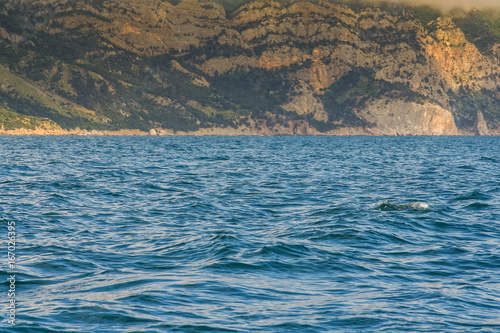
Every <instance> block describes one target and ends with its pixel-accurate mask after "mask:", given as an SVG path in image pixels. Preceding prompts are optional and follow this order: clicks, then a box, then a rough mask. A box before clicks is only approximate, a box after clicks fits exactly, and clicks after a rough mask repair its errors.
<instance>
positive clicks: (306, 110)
mask: <svg viewBox="0 0 500 333" xmlns="http://www.w3.org/2000/svg"><path fill="white" fill-rule="evenodd" d="M281 107H282V108H283V109H284V110H286V111H290V112H295V113H297V114H299V115H312V116H313V118H314V119H316V120H319V121H323V122H327V121H328V114H327V113H326V111H325V107H324V106H323V103H322V102H321V100H319V99H318V98H317V97H315V96H314V92H313V91H312V89H311V87H310V86H309V85H308V84H307V83H305V82H304V81H299V84H298V85H297V86H296V87H295V88H294V90H293V91H292V92H291V93H290V98H289V101H288V102H287V103H286V104H284V105H282V106H281Z"/></svg>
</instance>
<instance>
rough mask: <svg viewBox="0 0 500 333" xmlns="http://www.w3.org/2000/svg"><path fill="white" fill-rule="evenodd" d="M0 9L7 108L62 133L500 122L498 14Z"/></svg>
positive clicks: (107, 2)
mask: <svg viewBox="0 0 500 333" xmlns="http://www.w3.org/2000/svg"><path fill="white" fill-rule="evenodd" d="M0 8H3V9H1V10H0V11H1V14H0V71H2V73H5V74H3V75H2V77H3V79H2V80H3V81H2V82H1V84H0V103H2V105H3V107H4V108H9V109H10V110H12V111H14V112H17V113H20V114H24V115H26V116H42V117H45V118H48V119H51V120H52V121H54V122H56V123H57V124H59V125H60V126H62V127H63V128H67V129H71V128H75V127H79V128H84V129H101V130H119V129H124V128H128V129H140V130H144V131H148V130H150V129H156V130H157V132H162V131H163V130H167V129H169V130H170V132H172V131H184V132H194V131H198V132H199V133H222V134H224V133H225V132H227V133H246V134H248V133H251V134H322V133H323V134H348V133H357V134H381V135H384V134H388V135H443V134H444V135H454V134H495V133H499V132H500V130H499V126H500V89H499V75H500V67H499V65H500V60H499V59H500V51H499V45H500V33H499V31H500V29H499V28H498V27H499V26H500V25H499V23H498V22H500V21H499V20H498V18H499V17H500V16H498V15H497V14H494V13H491V12H481V11H473V12H463V11H462V12H460V11H455V12H452V13H451V14H449V15H441V13H440V12H439V11H437V10H435V9H432V8H428V7H408V6H406V7H404V6H400V5H392V4H381V5H361V4H360V3H347V4H346V5H344V4H339V3H335V2H329V1H316V0H310V1H292V0H290V1H280V2H277V1H267V0H266V1H259V0H257V1H243V0H242V1H222V0H221V1H216V2H214V1H203V0H183V1H159V0H153V1H147V2H142V1H141V2H138V1H132V0H99V1H97V0H95V1H85V2H82V1H75V0H52V1H48V2H44V3H40V2H27V3H19V2H17V1H3V2H1V4H0ZM495 15H496V16H495ZM28 87H29V88H28Z"/></svg>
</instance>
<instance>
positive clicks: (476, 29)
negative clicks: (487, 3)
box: [453, 10, 500, 56]
mask: <svg viewBox="0 0 500 333" xmlns="http://www.w3.org/2000/svg"><path fill="white" fill-rule="evenodd" d="M459 14H460V15H456V17H455V18H454V19H453V21H454V22H455V24H456V25H457V26H458V27H460V29H462V31H463V32H464V34H465V37H466V38H467V39H468V40H469V42H471V43H473V44H474V45H476V47H477V48H478V50H479V51H481V52H482V53H485V54H491V47H492V46H494V45H495V44H497V43H500V13H498V12H495V11H488V10H473V11H471V12H469V13H466V14H464V13H459ZM496 56H499V55H496Z"/></svg>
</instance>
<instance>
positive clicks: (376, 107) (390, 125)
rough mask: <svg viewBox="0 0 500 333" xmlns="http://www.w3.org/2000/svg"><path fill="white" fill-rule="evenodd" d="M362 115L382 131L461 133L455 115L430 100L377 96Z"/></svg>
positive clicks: (375, 132)
mask: <svg viewBox="0 0 500 333" xmlns="http://www.w3.org/2000/svg"><path fill="white" fill-rule="evenodd" d="M361 116H362V117H363V118H365V119H366V120H367V121H368V122H370V123H372V124H374V125H375V127H374V128H373V129H371V131H372V132H373V133H374V134H379V135H457V134H458V130H457V127H456V125H455V121H454V118H453V115H452V114H451V112H450V111H448V110H445V109H443V108H442V107H440V106H438V105H433V104H429V103H425V104H423V105H422V104H417V103H415V102H404V101H390V100H385V101H384V100H376V101H372V102H371V103H369V104H368V105H367V107H366V109H364V110H363V111H362V114H361Z"/></svg>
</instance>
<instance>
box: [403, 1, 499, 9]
mask: <svg viewBox="0 0 500 333" xmlns="http://www.w3.org/2000/svg"><path fill="white" fill-rule="evenodd" d="M396 1H397V0H396ZM397 2H402V3H408V4H412V5H415V4H428V5H433V6H438V7H445V8H452V7H464V8H473V7H496V8H500V0H400V1H397Z"/></svg>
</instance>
